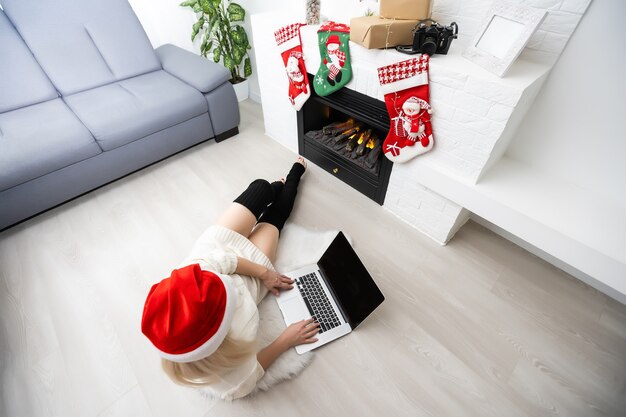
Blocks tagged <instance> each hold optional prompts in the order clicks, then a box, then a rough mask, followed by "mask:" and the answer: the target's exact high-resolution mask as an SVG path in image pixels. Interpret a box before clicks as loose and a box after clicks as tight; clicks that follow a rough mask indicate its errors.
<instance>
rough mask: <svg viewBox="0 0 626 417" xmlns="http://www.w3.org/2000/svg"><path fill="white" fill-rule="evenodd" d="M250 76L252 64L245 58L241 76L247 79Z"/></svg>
mask: <svg viewBox="0 0 626 417" xmlns="http://www.w3.org/2000/svg"><path fill="white" fill-rule="evenodd" d="M251 75H252V64H251V63H250V58H246V60H245V61H244V62H243V76H244V77H246V78H248V77H249V76H251Z"/></svg>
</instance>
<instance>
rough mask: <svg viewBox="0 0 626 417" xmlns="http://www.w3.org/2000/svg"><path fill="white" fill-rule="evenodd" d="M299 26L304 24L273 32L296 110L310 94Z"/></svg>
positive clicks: (290, 96)
mask: <svg viewBox="0 0 626 417" xmlns="http://www.w3.org/2000/svg"><path fill="white" fill-rule="evenodd" d="M300 26H304V24H302V23H294V24H291V25H287V26H284V27H282V28H280V29H278V30H277V31H276V32H274V37H275V38H276V45H278V49H279V50H280V54H281V56H282V57H283V63H284V64H285V70H286V71H287V78H288V79H289V93H288V94H289V101H291V105H292V106H293V107H294V108H295V109H296V110H300V109H301V108H302V105H303V104H304V102H305V101H306V100H307V99H308V98H309V97H310V96H311V90H310V86H309V79H308V77H307V74H306V67H305V66H304V59H303V58H302V44H301V42H300Z"/></svg>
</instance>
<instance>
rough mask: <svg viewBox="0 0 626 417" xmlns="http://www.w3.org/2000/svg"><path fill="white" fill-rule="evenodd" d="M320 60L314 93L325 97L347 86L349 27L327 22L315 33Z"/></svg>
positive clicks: (350, 68) (349, 75)
mask: <svg viewBox="0 0 626 417" xmlns="http://www.w3.org/2000/svg"><path fill="white" fill-rule="evenodd" d="M317 40H318V46H319V48H320V59H321V61H322V63H321V65H320V68H319V70H318V71H317V74H315V82H314V83H313V87H315V92H316V93H317V94H318V95H319V96H327V95H329V94H332V93H334V92H335V91H337V90H339V89H340V88H341V87H343V86H344V85H346V84H348V81H350V78H351V77H352V67H351V65H350V48H349V42H348V41H349V40H350V27H349V26H347V25H344V24H342V23H335V22H328V23H326V24H325V25H323V26H322V27H320V28H319V30H318V31H317Z"/></svg>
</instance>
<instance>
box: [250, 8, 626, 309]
mask: <svg viewBox="0 0 626 417" xmlns="http://www.w3.org/2000/svg"><path fill="white" fill-rule="evenodd" d="M329 3H330V2H329ZM470 3H471V7H470V5H469V4H470ZM520 3H523V4H525V5H530V6H534V7H539V8H544V9H546V10H547V11H548V16H547V18H546V19H545V21H544V22H543V23H542V25H541V26H540V28H539V30H538V31H537V33H536V34H535V35H534V36H533V38H532V39H531V41H530V43H529V45H528V46H527V48H526V49H525V50H524V52H523V53H522V56H521V57H520V58H519V59H518V60H517V61H516V62H515V63H514V64H513V66H512V67H511V69H510V71H509V72H508V73H507V74H506V76H505V77H503V78H500V77H497V76H495V75H493V74H492V73H490V72H488V71H486V70H484V69H482V68H480V67H478V66H477V65H475V64H473V63H471V62H469V61H468V60H466V59H465V58H463V57H462V56H461V52H462V51H463V48H464V46H465V45H466V42H467V41H468V39H469V38H471V36H472V35H473V32H472V31H475V30H477V29H478V23H479V21H480V17H481V16H482V15H483V14H484V13H486V10H487V8H488V7H489V5H490V4H491V1H482V0H481V1H477V2H462V1H457V0H446V1H443V0H440V1H437V0H435V2H434V10H433V17H434V18H435V19H441V21H442V22H443V23H449V22H450V21H452V20H456V21H457V23H459V27H460V33H461V35H462V36H461V37H460V39H459V40H458V41H454V42H453V43H452V47H451V48H450V52H449V54H448V55H445V56H444V55H435V56H433V57H432V58H431V62H430V89H431V90H430V93H431V104H432V106H433V109H434V113H433V116H432V123H433V131H434V137H435V147H434V148H433V150H432V151H431V152H429V153H427V154H424V155H421V156H418V157H417V158H415V159H413V160H411V161H409V162H407V163H404V164H394V167H393V170H392V173H391V178H390V182H389V188H388V191H387V196H386V198H385V203H384V206H383V207H384V209H386V210H388V211H389V212H391V213H393V214H394V215H396V216H398V217H399V218H401V219H402V220H404V221H405V222H407V223H409V224H410V225H411V226H413V227H415V228H417V229H419V230H420V231H422V232H424V233H425V234H427V235H428V236H430V237H431V238H433V239H434V240H435V241H437V242H439V243H441V244H445V243H447V242H448V241H449V240H450V239H451V238H452V237H453V235H454V233H455V232H456V231H457V230H458V229H459V228H460V227H461V226H462V225H463V224H464V223H465V222H466V221H467V219H468V218H469V216H470V213H472V214H474V215H476V216H477V217H476V218H478V219H486V221H487V222H489V223H491V224H493V225H495V226H496V228H499V229H502V231H503V234H508V235H513V236H515V237H517V238H518V240H522V241H525V242H528V243H529V245H531V246H534V247H536V248H539V250H540V251H543V252H545V253H546V254H547V255H548V256H547V257H548V258H553V259H551V260H556V262H554V263H556V264H557V265H558V266H560V267H562V268H563V269H566V270H568V272H571V273H573V274H574V275H576V276H578V277H579V278H582V279H583V280H585V281H587V282H588V283H590V284H592V285H595V286H596V287H598V288H600V289H602V290H604V289H606V286H607V285H608V286H609V287H611V288H613V289H617V291H618V293H619V294H618V295H617V296H616V298H620V297H624V298H622V300H624V299H626V296H624V294H626V283H624V282H623V280H620V279H619V275H620V274H622V276H626V259H621V258H623V257H624V256H626V255H624V256H621V255H618V256H608V258H607V256H605V255H607V251H608V252H614V251H615V250H621V249H624V252H623V253H624V254H626V248H624V247H623V246H624V244H623V243H622V244H620V245H618V246H617V247H613V248H611V249H606V248H605V246H606V245H605V244H598V250H597V253H596V252H593V251H592V252H593V253H591V254H589V252H588V251H586V250H587V249H588V246H589V245H588V244H587V243H588V241H589V238H587V237H586V236H585V237H584V238H580V236H577V235H576V233H578V232H573V231H572V232H571V233H570V231H568V230H565V229H568V227H567V224H565V223H563V224H561V223H559V222H562V221H563V220H562V219H550V221H554V222H556V223H554V222H553V223H549V222H548V221H543V220H541V219H539V220H537V219H536V218H534V217H533V216H532V213H533V210H534V209H533V206H532V205H533V204H541V201H534V202H532V201H527V200H529V198H527V196H529V195H530V196H532V197H533V199H535V198H539V199H540V198H541V196H542V195H548V194H549V193H551V188H550V187H555V188H557V189H558V188H559V187H560V185H559V184H558V183H553V184H552V183H551V184H549V183H550V181H546V180H545V179H544V178H542V177H541V176H540V175H539V174H538V173H536V172H532V171H528V172H525V171H524V169H525V167H522V166H520V165H519V164H518V163H516V162H515V161H513V160H510V159H509V158H506V157H503V155H504V153H505V151H506V150H507V148H508V147H509V144H510V142H511V139H512V137H513V136H514V134H515V133H516V131H517V130H518V129H519V128H520V123H521V121H522V120H523V118H524V116H525V114H526V113H527V111H528V110H529V109H530V108H531V106H532V104H533V102H534V99H535V97H536V96H537V94H538V92H539V91H540V90H541V88H542V86H543V84H544V81H545V80H546V78H547V76H548V74H549V73H550V70H551V69H552V67H553V65H554V63H555V61H556V60H557V59H558V57H559V55H560V54H561V52H562V51H563V49H564V47H565V45H566V43H567V41H568V39H569V37H570V36H571V35H572V33H573V32H574V29H575V28H576V25H577V24H578V22H579V21H580V18H581V17H582V15H583V13H584V12H585V10H586V9H587V6H588V5H589V3H590V0H532V1H530V0H529V1H523V2H520ZM324 7H325V4H323V5H322V8H323V9H322V12H323V13H326V14H327V15H328V16H330V17H332V18H334V19H335V20H337V21H343V22H345V23H349V22H348V20H347V18H348V17H350V10H346V9H343V15H341V13H338V15H339V16H338V17H334V16H333V15H332V14H331V13H330V11H329V10H328V9H324ZM326 7H329V6H326ZM470 10H471V11H470ZM340 12H341V11H340ZM299 21H303V19H302V16H297V15H294V14H293V13H291V14H282V13H263V14H257V15H253V16H252V28H253V39H254V48H255V50H256V51H255V52H256V56H257V71H258V76H259V86H260V91H261V98H262V104H263V110H264V119H265V128H266V133H267V134H268V135H269V136H271V137H272V138H274V139H275V140H276V141H278V142H280V143H282V144H283V145H284V146H286V147H288V148H290V149H292V150H293V151H294V152H297V149H298V147H297V145H298V144H297V126H296V112H295V111H294V110H293V108H292V107H291V105H290V103H289V100H288V99H287V79H286V78H285V76H284V68H283V64H282V61H281V59H280V55H279V54H278V52H277V50H276V47H275V42H274V37H273V32H274V30H276V29H277V28H279V27H280V26H282V25H284V24H289V23H294V22H299ZM316 30H317V27H316V26H310V27H303V29H302V32H301V33H302V43H303V52H304V57H305V63H306V67H307V70H308V72H310V73H315V72H316V71H317V69H318V67H319V65H320V57H319V51H318V47H317V34H316ZM350 54H351V58H352V68H353V77H352V80H351V81H350V82H349V83H348V84H347V86H346V87H345V88H349V89H352V90H355V91H358V92H360V93H363V94H366V95H368V96H370V97H374V98H377V99H379V100H383V96H382V93H381V92H380V90H379V86H378V79H377V72H376V69H377V68H378V67H379V66H382V65H386V64H389V63H393V62H397V61H400V60H404V59H407V58H409V56H408V55H404V54H400V53H398V52H396V51H394V50H368V49H365V48H363V47H361V46H359V45H357V44H355V43H352V42H351V43H350ZM520 178H522V179H520ZM524 178H525V179H524ZM525 181H527V182H528V181H534V182H540V183H541V184H540V186H538V187H534V186H533V187H529V184H528V183H527V182H525ZM530 188H532V190H530ZM525 192H528V193H530V194H525ZM542 193H543V194H542ZM569 203H570V202H568V201H564V202H563V204H564V207H566V206H567V204H569ZM524 209H526V210H527V212H526V213H524V212H523V210H524ZM520 210H521V211H522V212H520ZM529 213H530V214H529ZM544 217H545V216H544ZM555 217H556V216H555ZM555 224H557V225H559V227H555ZM569 229H571V228H569ZM605 249H606V250H605ZM620 256H621V257H620ZM605 258H607V259H605ZM615 258H617V262H615ZM607 265H609V268H607ZM568 267H571V269H568ZM609 270H610V271H609ZM581 271H582V273H581V274H577V272H581ZM592 277H593V278H592ZM620 294H621V295H620ZM612 295H614V296H615V294H612Z"/></svg>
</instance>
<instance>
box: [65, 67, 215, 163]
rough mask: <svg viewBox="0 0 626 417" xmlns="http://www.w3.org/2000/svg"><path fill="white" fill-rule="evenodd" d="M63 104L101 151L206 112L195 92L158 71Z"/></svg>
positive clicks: (68, 99) (75, 96) (97, 90)
mask: <svg viewBox="0 0 626 417" xmlns="http://www.w3.org/2000/svg"><path fill="white" fill-rule="evenodd" d="M64 100H65V102H66V103H67V105H68V106H69V107H70V108H71V109H72V111H73V112H74V113H75V114H76V115H77V116H78V118H79V119H80V120H81V121H82V122H83V124H84V125H85V126H87V128H88V129H89V130H90V131H91V133H92V134H93V136H94V138H95V139H96V140H97V141H98V144H99V145H100V147H101V148H102V149H103V150H105V151H108V150H110V149H114V148H117V147H118V146H122V145H125V144H127V143H129V142H132V141H135V140H137V139H141V138H143V137H144V136H148V135H150V134H152V133H155V132H158V131H159V130H162V129H166V128H168V127H171V126H174V125H176V124H179V123H182V122H184V121H187V120H189V119H191V118H193V117H196V116H198V115H200V114H202V113H206V112H207V109H208V105H207V102H206V100H205V99H204V97H203V95H202V94H201V93H200V92H199V91H198V90H196V89H194V88H192V87H190V86H188V85H187V84H185V83H184V82H182V81H180V80H179V79H177V78H175V77H173V76H171V75H169V74H168V73H166V72H165V71H162V70H161V71H155V72H151V73H149V74H144V75H140V76H138V77H133V78H129V79H127V80H123V81H119V82H117V83H114V84H110V85H105V86H103V87H98V88H94V89H93V90H88V91H83V92H81V93H77V94H72V95H70V96H67V97H64ZM211 133H212V132H207V135H210V134H211ZM208 137H209V136H207V139H208Z"/></svg>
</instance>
